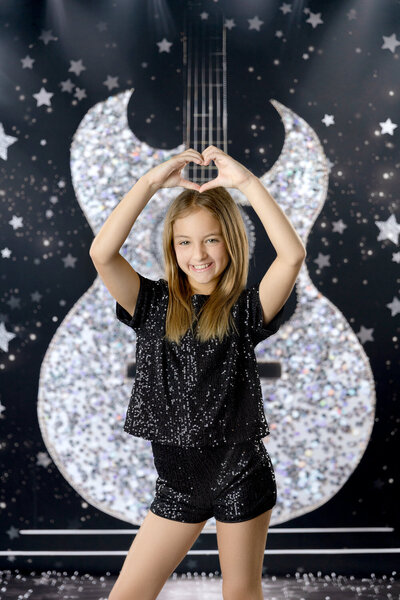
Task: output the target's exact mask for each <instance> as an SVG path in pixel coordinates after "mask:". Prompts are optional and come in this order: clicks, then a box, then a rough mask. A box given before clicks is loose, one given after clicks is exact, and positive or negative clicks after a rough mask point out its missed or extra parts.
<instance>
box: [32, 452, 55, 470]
mask: <svg viewBox="0 0 400 600" xmlns="http://www.w3.org/2000/svg"><path fill="white" fill-rule="evenodd" d="M51 462H52V460H51V458H50V456H49V455H48V454H47V452H38V453H37V461H36V464H37V465H38V466H39V467H48V466H49V464H50V463H51Z"/></svg>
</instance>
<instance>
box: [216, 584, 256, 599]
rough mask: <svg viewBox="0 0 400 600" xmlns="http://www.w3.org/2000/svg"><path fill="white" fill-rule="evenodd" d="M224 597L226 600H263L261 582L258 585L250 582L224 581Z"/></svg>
mask: <svg viewBox="0 0 400 600" xmlns="http://www.w3.org/2000/svg"><path fill="white" fill-rule="evenodd" d="M222 597H223V599H224V600H263V598H264V596H263V592H262V587H261V582H260V583H259V584H258V585H254V584H253V583H252V584H251V585H250V584H249V583H248V582H242V583H241V582H238V581H236V582H232V583H229V582H226V583H224V581H222Z"/></svg>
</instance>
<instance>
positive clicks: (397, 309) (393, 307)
mask: <svg viewBox="0 0 400 600" xmlns="http://www.w3.org/2000/svg"><path fill="white" fill-rule="evenodd" d="M386 306H387V307H388V308H390V311H391V313H392V317H395V316H396V315H398V314H399V313H400V300H399V299H398V298H397V297H396V296H394V297H393V300H392V301H391V302H389V304H386Z"/></svg>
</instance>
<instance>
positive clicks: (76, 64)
mask: <svg viewBox="0 0 400 600" xmlns="http://www.w3.org/2000/svg"><path fill="white" fill-rule="evenodd" d="M69 62H70V64H71V66H70V68H69V69H68V71H72V73H75V75H77V76H79V75H80V74H81V72H82V71H86V67H85V66H84V65H83V64H82V59H79V60H70V61H69Z"/></svg>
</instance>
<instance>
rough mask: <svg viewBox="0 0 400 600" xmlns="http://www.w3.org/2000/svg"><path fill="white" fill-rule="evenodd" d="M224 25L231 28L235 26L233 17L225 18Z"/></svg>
mask: <svg viewBox="0 0 400 600" xmlns="http://www.w3.org/2000/svg"><path fill="white" fill-rule="evenodd" d="M225 27H226V28H227V29H229V30H231V29H232V28H233V27H236V23H235V21H234V20H233V19H225Z"/></svg>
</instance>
